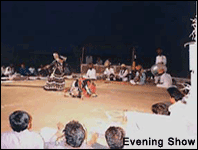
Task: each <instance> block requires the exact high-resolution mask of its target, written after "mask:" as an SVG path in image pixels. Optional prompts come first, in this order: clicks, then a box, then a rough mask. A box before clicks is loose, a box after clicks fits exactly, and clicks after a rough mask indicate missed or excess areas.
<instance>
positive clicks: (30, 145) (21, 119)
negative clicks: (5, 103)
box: [1, 110, 44, 149]
mask: <svg viewBox="0 0 198 150" xmlns="http://www.w3.org/2000/svg"><path fill="white" fill-rule="evenodd" d="M9 121H10V126H11V128H12V130H13V131H11V132H4V133H2V134H1V148H2V149H44V141H43V139H42V137H41V136H40V135H39V134H38V133H36V132H33V131H31V128H32V118H31V116H30V115H29V114H28V113H27V112H25V111H20V110H18V111H15V112H13V113H12V114H11V115H10V116H9Z"/></svg>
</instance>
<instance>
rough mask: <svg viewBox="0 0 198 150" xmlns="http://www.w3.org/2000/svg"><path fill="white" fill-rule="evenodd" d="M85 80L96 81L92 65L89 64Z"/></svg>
mask: <svg viewBox="0 0 198 150" xmlns="http://www.w3.org/2000/svg"><path fill="white" fill-rule="evenodd" d="M85 78H86V79H93V80H96V69H94V67H93V64H92V63H90V64H89V69H88V70H87V74H86V76H85Z"/></svg>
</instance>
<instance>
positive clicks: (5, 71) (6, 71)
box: [1, 63, 71, 77]
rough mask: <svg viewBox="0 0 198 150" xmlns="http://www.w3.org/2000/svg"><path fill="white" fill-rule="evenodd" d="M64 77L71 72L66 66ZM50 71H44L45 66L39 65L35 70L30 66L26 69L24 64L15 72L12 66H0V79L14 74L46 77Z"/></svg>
mask: <svg viewBox="0 0 198 150" xmlns="http://www.w3.org/2000/svg"><path fill="white" fill-rule="evenodd" d="M64 70H65V71H64V73H65V75H70V74H71V71H70V69H69V66H68V64H66V65H65V69H64ZM51 72H52V69H50V68H49V69H45V66H43V65H41V66H40V67H39V68H38V69H37V70H36V69H35V68H34V67H33V66H31V67H29V68H28V67H26V66H25V64H24V63H22V64H21V66H20V68H19V69H18V70H17V69H16V68H15V67H14V65H13V64H11V65H9V66H7V67H5V66H1V77H12V76H13V75H14V74H20V75H22V76H42V77H47V76H49V75H50V74H51Z"/></svg>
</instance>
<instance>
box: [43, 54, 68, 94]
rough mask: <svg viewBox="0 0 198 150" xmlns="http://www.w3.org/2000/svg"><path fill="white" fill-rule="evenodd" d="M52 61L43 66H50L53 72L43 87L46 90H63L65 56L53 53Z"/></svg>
mask: <svg viewBox="0 0 198 150" xmlns="http://www.w3.org/2000/svg"><path fill="white" fill-rule="evenodd" d="M53 56H54V59H55V60H54V61H53V62H52V63H51V64H50V65H47V66H46V67H45V68H52V70H53V72H52V73H51V75H50V77H49V78H48V81H47V82H46V85H45V86H44V89H45V90H46V91H63V90H64V87H65V80H64V68H65V67H64V61H66V59H67V58H66V57H63V56H59V55H58V53H54V54H53Z"/></svg>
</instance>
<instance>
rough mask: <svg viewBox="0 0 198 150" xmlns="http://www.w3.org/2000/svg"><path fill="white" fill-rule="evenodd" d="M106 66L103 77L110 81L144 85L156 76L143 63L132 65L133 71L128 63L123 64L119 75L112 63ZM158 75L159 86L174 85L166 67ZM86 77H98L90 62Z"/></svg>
mask: <svg viewBox="0 0 198 150" xmlns="http://www.w3.org/2000/svg"><path fill="white" fill-rule="evenodd" d="M105 67H106V69H105V71H104V72H103V75H102V77H101V78H102V79H106V80H110V81H124V82H130V83H131V84H133V85H136V84H138V85H144V84H145V83H146V82H147V81H148V80H150V79H152V78H154V77H153V75H152V73H151V72H146V71H145V70H144V69H143V67H142V66H141V65H137V66H136V67H132V69H131V71H129V70H128V69H127V68H126V65H125V64H122V65H121V70H120V72H119V74H118V75H116V74H115V71H114V69H113V68H112V67H111V65H110V64H106V65H105ZM158 76H160V80H159V83H157V84H156V85H157V87H165V88H168V87H170V86H171V85H172V77H171V76H170V74H168V73H166V71H165V70H164V69H159V70H158ZM84 77H85V78H89V79H94V80H96V79H98V77H97V75H96V70H95V69H94V67H93V64H89V69H88V71H87V73H86V75H85V76H84Z"/></svg>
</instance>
